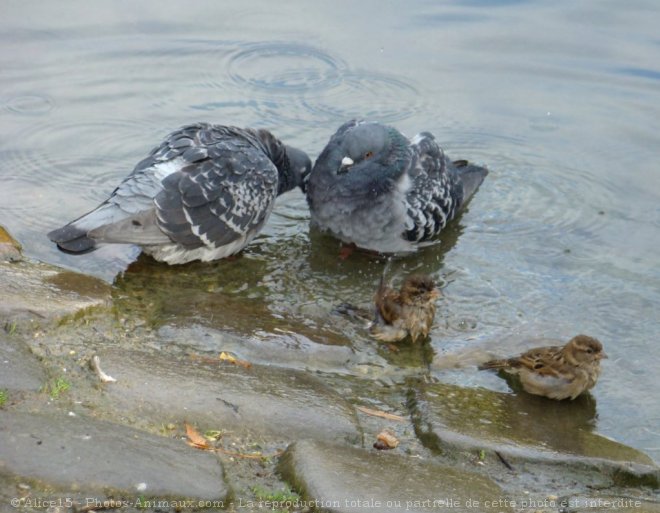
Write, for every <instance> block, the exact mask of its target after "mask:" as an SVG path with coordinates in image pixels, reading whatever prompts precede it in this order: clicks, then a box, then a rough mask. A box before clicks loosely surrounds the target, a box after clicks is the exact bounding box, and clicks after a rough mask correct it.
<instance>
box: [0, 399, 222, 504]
mask: <svg viewBox="0 0 660 513" xmlns="http://www.w3.org/2000/svg"><path fill="white" fill-rule="evenodd" d="M0 474H4V475H8V476H16V477H19V478H23V479H34V480H37V481H40V482H42V483H44V484H46V485H47V486H52V487H55V488H60V489H66V490H85V491H98V492H101V493H109V492H110V493H112V492H115V493H120V494H122V495H123V496H125V497H127V498H131V497H134V498H137V497H139V496H144V497H179V498H189V499H195V500H213V501H224V500H225V499H226V498H227V494H228V487H227V484H226V483H225V481H224V477H223V475H224V472H223V468H222V465H221V463H220V462H219V460H218V459H217V458H216V457H215V455H213V454H211V453H207V452H203V451H198V450H195V449H192V448H191V447H189V446H187V445H186V444H185V443H184V442H183V441H181V440H172V439H169V438H163V437H159V436H155V435H151V434H148V433H144V432H141V431H138V430H135V429H132V428H128V427H125V426H120V425H117V424H113V423H110V422H104V421H99V420H95V419H91V418H87V417H82V416H73V417H72V416H67V415H65V414H59V415H43V414H36V413H34V414H33V413H23V412H12V411H10V412H5V413H3V414H2V415H0Z"/></svg>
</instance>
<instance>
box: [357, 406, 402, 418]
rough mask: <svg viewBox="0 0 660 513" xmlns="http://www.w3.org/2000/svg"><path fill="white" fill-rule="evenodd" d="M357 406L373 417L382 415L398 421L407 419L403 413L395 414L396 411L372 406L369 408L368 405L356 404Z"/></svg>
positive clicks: (381, 416)
mask: <svg viewBox="0 0 660 513" xmlns="http://www.w3.org/2000/svg"><path fill="white" fill-rule="evenodd" d="M356 408H357V409H358V410H359V411H361V412H362V413H366V414H367V415H371V416H373V417H380V418H382V419H388V420H396V421H398V422H405V421H406V418H405V417H402V416H401V415H395V414H394V413H387V412H385V411H380V410H373V409H371V408H367V407H366V406H356Z"/></svg>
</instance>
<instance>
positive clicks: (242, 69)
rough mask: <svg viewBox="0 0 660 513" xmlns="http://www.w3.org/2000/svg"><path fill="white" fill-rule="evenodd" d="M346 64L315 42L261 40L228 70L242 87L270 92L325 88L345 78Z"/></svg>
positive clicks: (233, 60)
mask: <svg viewBox="0 0 660 513" xmlns="http://www.w3.org/2000/svg"><path fill="white" fill-rule="evenodd" d="M344 67H345V66H344V64H343V63H342V62H341V61H339V60H337V59H336V58H334V57H332V56H330V55H328V54H327V53H325V52H323V51H322V50H320V49H318V48H314V47H313V46H308V45H303V44H299V43H293V42H267V43H257V44H253V45H250V46H248V47H247V48H243V49H241V50H240V51H238V52H237V53H235V54H234V55H233V56H232V57H231V58H230V60H229V63H228V66H227V73H228V75H229V77H230V78H231V80H232V81H233V82H234V83H235V84H236V85H237V86H238V87H240V88H244V87H245V86H249V87H251V88H253V89H257V90H264V91H267V92H269V93H275V94H276V93H300V92H307V91H321V90H324V89H328V88H330V87H333V86H335V85H337V84H339V83H340V82H341V74H342V73H341V70H342V69H343V68H344Z"/></svg>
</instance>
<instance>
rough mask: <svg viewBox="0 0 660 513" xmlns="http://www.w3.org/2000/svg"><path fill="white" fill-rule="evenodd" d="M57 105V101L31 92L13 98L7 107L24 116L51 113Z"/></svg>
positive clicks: (10, 110)
mask: <svg viewBox="0 0 660 513" xmlns="http://www.w3.org/2000/svg"><path fill="white" fill-rule="evenodd" d="M54 107H55V101H54V100H53V99H52V98H50V97H48V96H44V95H40V94H29V95H23V96H16V97H14V98H11V99H9V100H8V101H7V103H6V104H5V108H6V109H7V110H8V111H9V112H12V113H14V114H20V115H22V116H41V115H43V114H47V113H49V112H50V111H51V110H53V108H54Z"/></svg>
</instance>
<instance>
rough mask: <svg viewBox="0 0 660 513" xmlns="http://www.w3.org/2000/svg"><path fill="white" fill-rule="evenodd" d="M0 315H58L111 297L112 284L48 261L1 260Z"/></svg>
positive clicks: (54, 316) (101, 302) (60, 315)
mask: <svg viewBox="0 0 660 513" xmlns="http://www.w3.org/2000/svg"><path fill="white" fill-rule="evenodd" d="M0 290H2V296H3V297H2V302H0V318H3V317H9V318H15V317H19V318H20V317H37V318H40V319H54V318H58V317H62V316H64V315H69V314H74V313H76V312H77V311H79V310H82V309H84V308H88V307H91V306H96V305H101V304H104V303H106V302H107V301H109V299H110V290H111V289H110V286H109V285H107V284H106V283H104V282H102V281H100V280H98V279H96V278H93V277H90V276H85V275H82V274H78V273H74V272H71V271H66V270H63V269H60V268H58V267H54V266H51V265H47V264H42V263H36V262H29V261H21V262H14V263H6V262H0Z"/></svg>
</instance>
